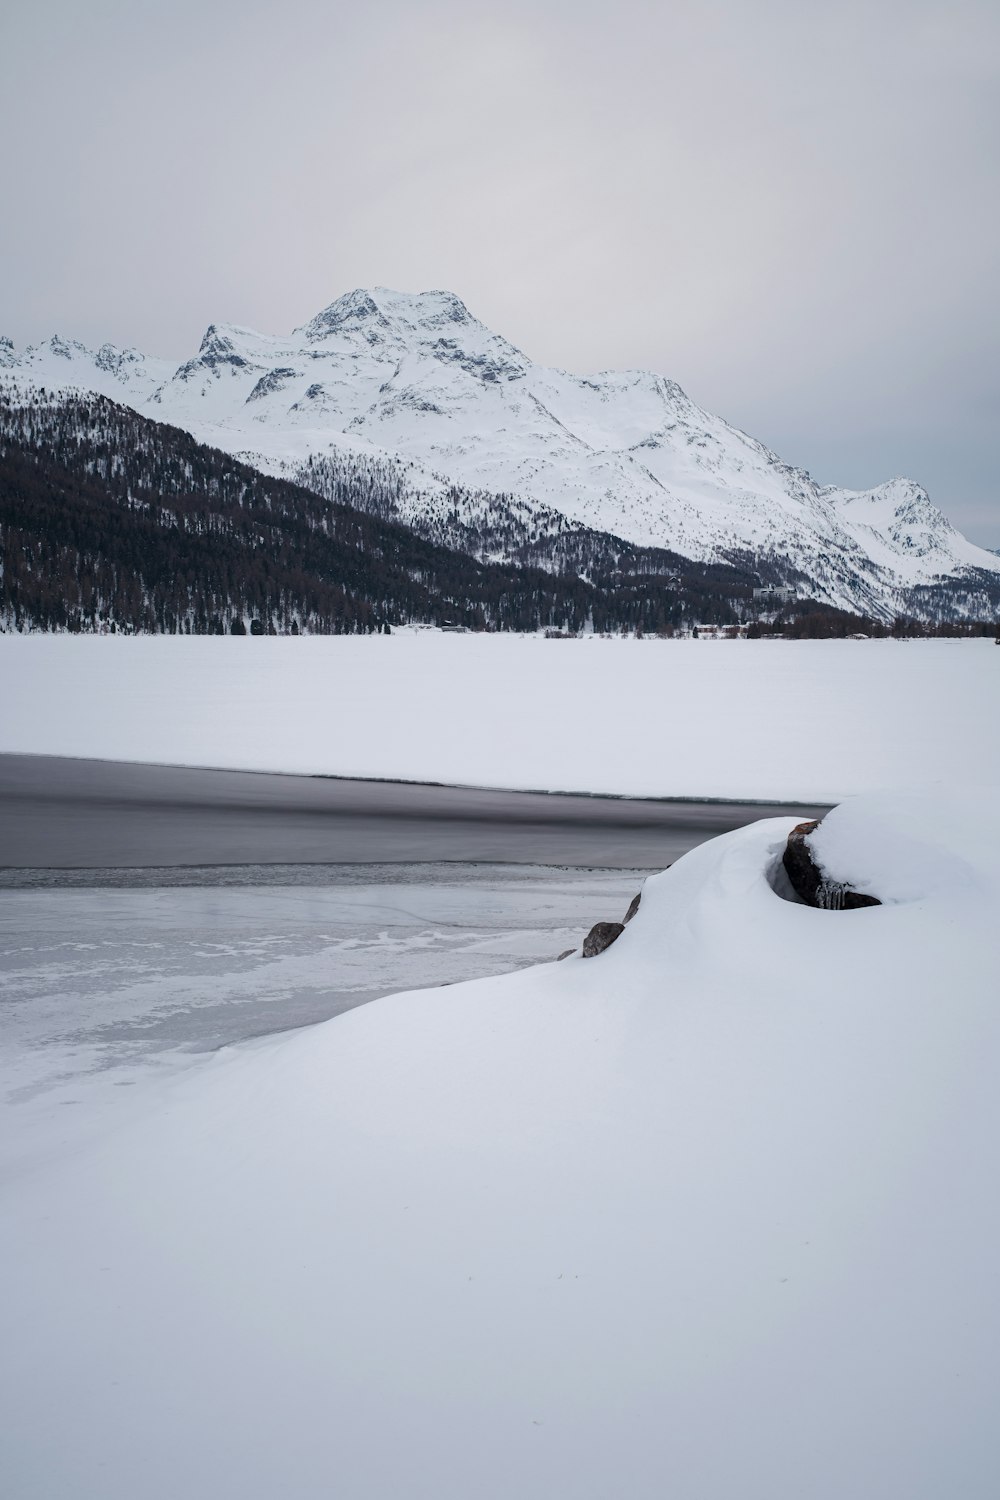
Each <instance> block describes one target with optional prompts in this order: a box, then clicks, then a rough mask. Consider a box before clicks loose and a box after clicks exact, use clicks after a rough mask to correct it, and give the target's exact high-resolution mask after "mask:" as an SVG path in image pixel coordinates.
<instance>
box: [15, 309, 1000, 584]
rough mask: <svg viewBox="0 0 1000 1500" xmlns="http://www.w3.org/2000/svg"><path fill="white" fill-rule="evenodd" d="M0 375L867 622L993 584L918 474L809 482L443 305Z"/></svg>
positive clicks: (667, 392)
mask: <svg viewBox="0 0 1000 1500" xmlns="http://www.w3.org/2000/svg"><path fill="white" fill-rule="evenodd" d="M0 365H5V366H6V368H7V370H8V372H9V374H10V376H11V377H13V378H15V379H29V380H31V381H32V382H33V383H35V384H40V385H49V386H55V387H57V388H58V387H63V386H69V385H74V386H82V387H84V388H88V389H94V390H99V391H101V392H102V393H104V394H106V395H112V396H114V397H115V398H116V399H118V400H120V401H124V402H127V403H128V404H131V405H133V406H135V407H136V409H137V410H140V411H143V412H145V413H147V414H149V415H153V416H158V417H159V418H160V419H161V420H164V421H169V422H172V423H175V424H176V425H178V426H181V427H184V428H187V429H188V430H189V431H191V432H192V433H194V434H195V435H196V436H198V437H201V438H203V439H204V440H205V441H210V442H212V443H213V444H215V445H216V446H219V447H223V448H226V449H229V450H230V451H236V452H240V453H241V454H242V455H243V456H245V457H248V458H249V459H250V460H251V461H252V462H256V463H258V464H259V465H261V466H262V467H266V468H269V469H276V470H278V471H284V472H287V471H289V470H292V471H295V472H298V471H299V470H300V468H301V465H302V464H303V463H304V461H305V460H307V459H308V457H309V456H310V455H321V454H327V453H330V452H331V451H336V450H345V449H346V450H347V451H348V452H354V453H360V454H365V455H373V454H375V455H386V454H388V455H396V456H398V457H401V458H402V459H404V460H405V461H406V463H407V465H408V472H409V476H410V495H409V511H407V507H406V505H404V506H403V508H402V510H401V512H400V514H401V515H402V518H403V519H411V518H412V517H413V516H414V515H419V514H420V513H421V512H422V511H425V510H426V509H427V508H428V507H429V508H431V509H436V510H437V511H441V512H442V513H444V512H445V511H446V509H447V506H448V503H449V501H448V496H447V485H448V482H449V481H451V482H457V483H458V484H461V485H462V486H464V487H466V488H467V489H470V490H472V491H477V492H482V494H483V495H484V496H489V495H496V494H505V495H511V496H515V497H517V499H518V500H519V501H520V502H522V503H527V504H529V505H537V506H539V507H543V508H544V509H545V510H546V511H556V512H558V513H560V514H562V515H565V516H567V517H569V518H570V519H572V520H574V521H576V522H579V523H580V524H582V525H585V526H587V527H590V528H592V529H594V530H597V531H601V532H609V533H612V534H614V535H616V536H620V537H623V538H624V539H626V540H628V541H633V542H637V543H641V544H644V545H653V546H659V547H668V548H671V549H673V550H675V551H677V552H680V553H682V554H684V555H685V556H688V557H692V558H697V559H700V560H720V561H725V560H727V559H729V558H730V557H732V555H733V554H734V553H739V554H741V555H745V554H747V553H750V554H754V555H756V556H762V557H765V558H768V559H770V560H776V561H777V562H778V563H779V565H780V566H782V567H784V568H785V569H787V571H788V574H789V576H794V575H795V574H796V573H799V574H804V575H805V577H806V579H808V580H809V582H810V583H811V585H812V592H814V593H815V594H816V595H817V596H818V597H821V598H824V599H826V600H828V601H829V602H831V603H835V604H838V605H842V606H845V607H848V608H855V609H861V610H866V611H872V612H875V613H878V614H891V613H894V612H896V610H898V609H899V607H900V605H901V604H902V603H903V601H904V598H905V591H906V590H908V589H910V588H912V587H914V586H923V585H928V584H934V583H935V582H936V581H937V580H938V579H939V578H942V577H944V578H955V577H956V576H957V577H962V576H965V577H967V578H971V580H972V583H973V584H975V582H976V581H977V580H980V581H981V576H985V578H986V580H987V581H989V580H990V579H992V581H993V582H994V584H996V583H1000V563H998V560H997V558H996V557H995V555H994V554H992V553H989V552H986V551H985V550H984V549H982V548H978V547H975V546H973V545H972V544H971V543H970V542H968V541H967V540H966V539H965V538H964V537H962V536H961V535H960V534H959V533H958V532H957V531H956V530H955V528H954V527H952V526H951V525H950V524H949V522H948V521H947V520H946V519H945V517H944V516H943V515H942V514H941V512H940V511H939V510H937V509H936V507H935V506H934V505H932V503H931V501H930V499H929V497H928V496H927V494H926V492H925V491H924V490H923V489H921V487H920V486H919V485H917V484H915V483H913V482H912V481H910V480H904V479H895V480H892V481H890V482H889V483H887V484H884V485H881V486H879V487H878V488H876V489H874V490H870V491H865V492H860V493H855V492H851V491H846V490H838V489H832V488H829V487H823V486H821V485H818V484H816V483H815V481H814V480H813V479H812V478H811V477H810V476H809V475H808V474H807V473H805V472H804V471H803V470H801V469H796V468H793V467H790V466H789V465H788V464H785V463H783V462H782V461H781V460H780V459H779V458H778V457H777V456H776V455H775V454H773V453H771V452H770V451H769V450H768V449H767V448H765V447H764V446H763V445H762V444H761V443H759V442H757V441H755V440H754V439H753V438H751V437H748V436H747V435H746V434H745V433H742V432H739V431H738V430H736V429H735V428H733V427H730V426H729V424H728V423H726V422H724V421H723V420H722V419H721V418H720V417H716V416H713V415H711V414H710V413H708V412H706V411H703V410H702V409H701V408H699V407H698V406H696V405H695V404H694V403H693V402H692V401H691V400H690V399H689V398H688V397H687V396H686V395H685V393H684V392H683V390H682V389H681V388H680V386H679V385H677V384H675V382H673V381H671V380H667V379H664V378H663V377H662V376H660V375H654V374H650V373H648V372H646V371H641V370H629V371H624V372H614V371H604V372H601V373H600V374H597V375H593V376H586V377H584V376H577V375H572V374H569V373H567V372H566V371H563V370H556V369H548V368H545V367H543V366H541V365H536V364H534V363H533V362H532V361H531V360H530V359H529V358H528V357H527V356H526V355H525V354H523V353H522V352H521V351H520V350H518V349H516V348H514V346H513V345H512V344H509V343H508V342H507V341H506V340H505V339H503V338H502V337H500V336H499V335H498V334H495V333H492V332H491V331H490V330H489V329H488V328H486V327H485V326H484V325H483V324H482V323H480V322H479V321H478V320H477V319H476V318H474V317H473V316H472V315H471V314H470V313H469V312H468V310H467V309H466V307H465V306H464V304H463V303H462V302H461V301H460V300H459V299H458V298H457V297H455V296H454V295H452V294H451V293H450V292H423V293H420V294H417V295H409V294H405V293H400V292H393V291H388V290H386V289H385V288H376V289H375V290H373V291H367V290H358V291H354V292H351V293H349V294H347V295H346V296H343V297H341V298H339V299H338V300H337V301H336V302H333V303H331V305H330V306H329V307H327V308H325V309H324V310H323V311H322V312H321V313H319V314H318V315H317V316H316V317H315V318H313V319H312V321H311V322H309V323H307V324H305V325H304V326H303V327H302V328H299V329H297V330H296V331H295V332H294V333H293V334H292V335H290V336H289V337H286V338H275V337H271V336H269V335H264V334H259V333H254V332H253V331H251V330H249V329H245V328H238V327H234V326H229V325H223V324H213V325H212V326H211V327H210V328H209V329H208V331H207V332H206V334H205V337H204V339H203V340H202V343H201V347H200V349H199V351H198V353H197V354H196V355H195V356H194V358H192V359H190V360H188V361H186V362H185V363H184V364H182V365H181V366H180V367H179V368H178V369H176V370H175V369H172V368H170V367H168V366H166V365H165V364H164V363H163V362H162V361H156V360H148V359H145V358H144V357H143V356H141V355H139V354H137V353H136V352H135V351H124V352H122V351H119V350H116V349H114V348H112V347H111V346H110V345H104V346H103V347H102V348H101V350H99V351H98V352H97V353H96V354H94V353H91V352H89V351H87V350H85V349H84V348H83V347H82V346H80V345H77V344H70V343H67V342H65V341H64V340H61V339H52V340H50V341H49V342H48V343H47V344H41V345H38V346H37V347H35V348H32V349H29V350H27V351H25V353H23V354H21V355H18V354H17V353H16V352H15V351H14V350H13V348H12V346H10V344H9V343H8V344H7V345H6V346H0ZM299 477H300V478H302V479H303V480H305V482H308V472H307V471H302V472H301V473H299ZM484 503H485V500H484Z"/></svg>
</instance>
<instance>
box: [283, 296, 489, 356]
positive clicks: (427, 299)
mask: <svg viewBox="0 0 1000 1500" xmlns="http://www.w3.org/2000/svg"><path fill="white" fill-rule="evenodd" d="M475 323H476V319H475V318H473V317H472V315H471V313H470V312H469V310H468V308H467V307H466V305H465V303H464V302H463V301H462V300H461V298H460V297H456V296H455V294H454V292H444V291H431V292H397V291H393V290H392V289H391V288H390V287H385V286H378V287H355V289H354V291H353V292H345V293H344V295H343V296H342V297H338V298H337V299H336V301H335V302H331V303H330V305H329V306H328V307H325V308H324V309H323V310H322V312H319V313H317V314H316V316H315V317H314V318H313V319H312V320H311V321H310V322H308V323H306V324H304V325H303V326H302V327H301V328H297V329H296V330H295V332H296V333H297V334H301V335H303V336H304V337H305V338H307V339H309V341H310V342H318V341H319V340H320V339H326V338H330V337H332V336H333V335H334V334H346V335H350V334H361V335H362V336H363V337H364V339H365V341H366V342H367V343H369V344H371V343H374V342H382V341H383V340H384V339H386V338H389V337H392V336H395V337H396V338H402V339H403V340H404V341H408V339H409V338H412V337H413V335H415V334H416V335H421V334H423V335H425V336H426V335H428V334H430V335H438V336H439V335H440V333H441V330H442V329H445V328H448V327H449V326H452V327H453V326H455V325H457V324H465V325H469V324H475Z"/></svg>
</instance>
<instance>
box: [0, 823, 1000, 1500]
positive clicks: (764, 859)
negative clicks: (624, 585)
mask: <svg viewBox="0 0 1000 1500" xmlns="http://www.w3.org/2000/svg"><path fill="white" fill-rule="evenodd" d="M789 826H790V820H789V819H775V820H770V821H767V822H764V823H757V824H754V825H751V826H750V827H747V828H744V829H741V830H740V831H738V832H736V833H732V834H728V835H726V836H725V837H723V838H720V839H717V840H714V841H713V842H712V843H710V844H706V845H703V846H701V847H700V848H698V849H696V850H694V851H693V852H692V853H690V854H688V855H687V856H685V858H684V859H682V860H681V861H679V862H678V864H676V865H675V866H674V867H673V868H672V869H670V870H669V871H667V872H666V873H664V874H662V875H659V876H656V877H654V878H652V879H650V880H648V881H647V882H646V885H645V887H644V891H643V898H642V904H641V906H640V909H639V912H638V915H637V916H636V918H635V919H634V921H633V922H632V923H631V924H630V925H629V927H628V928H627V929H626V931H625V933H624V934H623V936H622V937H621V938H620V939H619V941H618V943H617V944H616V945H615V946H614V947H612V948H611V949H609V950H608V951H607V952H606V953H604V954H602V955H601V956H600V957H598V958H596V959H592V960H583V959H579V958H574V959H571V960H568V961H567V962H564V963H561V964H548V965H543V966H540V967H537V968H535V969H531V970H527V971H522V972H521V973H519V974H516V975H513V976H507V977H505V978H501V979H491V980H480V981H476V982H474V983H470V984H464V985H457V986H454V987H451V988H445V989H435V990H428V991H423V992H411V993H409V994H403V995H398V996H394V997H392V998H390V999H387V1000H381V1001H377V1002H375V1003H374V1004H372V1005H369V1006H366V1007H363V1008H362V1009H360V1010H356V1011H352V1012H350V1013H348V1014H347V1015H344V1016H341V1017H338V1018H337V1019H335V1020H333V1021H331V1022H328V1023H327V1024H325V1025H323V1026H321V1027H318V1028H314V1029H310V1030H307V1031H303V1032H298V1033H295V1034H293V1035H290V1036H286V1037H283V1038H277V1039H271V1040H268V1041H265V1042H260V1043H256V1044H252V1045H247V1046H244V1047H240V1048H236V1049H232V1050H229V1051H227V1052H224V1053H222V1054H220V1055H219V1056H218V1057H217V1058H216V1059H214V1060H213V1061H212V1062H211V1063H208V1064H206V1065H205V1066H204V1067H202V1068H200V1069H197V1070H192V1071H191V1072H189V1073H187V1074H186V1075H184V1076H183V1077H181V1078H175V1079H173V1080H172V1081H171V1082H169V1083H168V1084H166V1085H164V1086H163V1088H162V1093H161V1095H160V1097H159V1098H158V1099H157V1101H156V1103H155V1105H152V1104H150V1103H149V1102H148V1099H147V1103H146V1104H145V1105H144V1106H143V1107H141V1108H140V1105H139V1103H138V1102H137V1104H136V1109H135V1116H134V1119H133V1121H132V1123H131V1125H130V1128H129V1129H128V1130H123V1131H120V1132H119V1133H117V1134H115V1135H111V1136H109V1137H108V1138H107V1139H106V1140H105V1141H104V1143H103V1145H102V1146H101V1147H100V1148H97V1147H95V1146H89V1147H86V1148H80V1149H78V1150H77V1151H76V1152H75V1153H74V1152H73V1151H72V1150H68V1151H67V1152H66V1153H65V1155H64V1157H63V1158H62V1159H60V1160H57V1161H54V1162H52V1163H50V1164H49V1165H48V1167H46V1168H44V1169H35V1170H34V1171H32V1172H30V1173H27V1174H25V1175H23V1176H22V1177H21V1178H20V1179H18V1180H14V1181H9V1182H7V1184H6V1185H5V1187H4V1188H3V1190H2V1198H0V1212H2V1218H3V1238H4V1242H5V1245H6V1252H5V1254H6V1265H5V1270H4V1285H5V1287H6V1288H7V1292H8V1295H7V1297H6V1298H5V1300H4V1311H3V1314H2V1326H0V1341H2V1345H3V1348H4V1353H5V1358H4V1361H3V1371H4V1373H3V1377H2V1378H3V1388H2V1400H3V1411H4V1419H3V1426H4V1428H5V1431H6V1437H5V1440H4V1441H5V1449H6V1452H5V1455H4V1460H3V1464H4V1472H5V1475H6V1484H7V1487H8V1493H10V1494H11V1495H14V1496H17V1497H19V1500H29V1497H31V1500H34V1497H41V1496H45V1497H46V1500H63V1497H66V1500H68V1497H71V1496H72V1497H78V1496H81V1495H100V1496H101V1497H102V1500H118V1497H121V1500H126V1497H127V1500H134V1497H135V1496H137V1495H141V1496H143V1497H144V1500H176V1497H177V1496H179V1495H184V1496H186V1497H188V1500H202V1497H204V1500H208V1497H212V1500H217V1497H219V1496H222V1495H239V1496H240V1497H241V1500H257V1497H260V1500H273V1497H274V1496H276V1495H288V1496H294V1497H301V1500H312V1497H320V1496H322V1497H324V1500H325V1497H328V1496H331V1495H336V1496H338V1497H343V1500H385V1497H387V1496H400V1497H403V1496H405V1497H407V1500H468V1497H470V1496H476V1497H477V1500H509V1497H511V1496H518V1497H519V1500H535V1497H537V1500H552V1497H554V1496H559V1497H567V1500H608V1497H610V1496H628V1497H630V1500H639V1497H643V1500H645V1497H649V1500H661V1497H663V1496H666V1495H670V1496H677V1497H685V1500H688V1497H690V1500H693V1497H698V1500H732V1497H734V1496H739V1497H740V1500H765V1497H767V1500H776V1497H777V1500H781V1497H787V1500H799V1497H802V1496H809V1497H810V1500H843V1497H844V1496H858V1497H865V1500H869V1497H890V1496H891V1497H896V1496H906V1497H907V1500H924V1497H926V1500H940V1497H941V1496H943V1495H961V1496H962V1497H963V1500H978V1497H983V1500H985V1497H987V1496H989V1497H991V1500H992V1497H993V1496H995V1495H996V1493H997V1491H998V1487H1000V1450H998V1447H997V1443H996V1432H995V1427H996V1404H997V1396H998V1388H1000V1387H998V1381H1000V1337H998V1335H1000V1329H998V1326H997V1325H998V1304H997V1297H996V1283H997V1270H996V1257H997V1243H998V1237H1000V1206H998V1201H997V1193H996V1182H995V1178H996V1173H995V1159H996V1153H997V1144H998V1127H1000V1096H998V1092H997V1088H996V1078H997V1067H998V1061H1000V1006H998V1003H997V1002H998V998H1000V959H998V948H997V944H996V937H995V933H996V910H997V902H998V899H1000V878H998V875H997V867H996V849H997V847H998V840H1000V811H998V808H997V806H996V804H995V803H994V804H993V805H983V804H976V803H962V802H959V801H957V800H953V801H947V800H939V801H937V802H935V803H931V802H927V801H921V800H919V799H915V798H913V799H895V800H889V799H883V800H877V799H860V800H858V801H857V802H855V803H853V804H848V805H845V806H843V807H840V808H838V809H836V810H835V811H834V812H833V813H831V814H829V815H828V820H827V823H826V824H825V826H824V830H823V834H822V839H821V854H822V856H823V858H824V859H825V860H826V863H827V869H828V873H829V874H830V875H831V876H832V877H834V878H838V879H843V880H848V881H852V882H854V883H855V884H865V883H867V884H868V886H869V887H870V888H872V889H874V891H875V892H876V893H877V894H879V895H881V896H882V897H883V898H884V900H885V902H886V904H885V905H884V906H882V907H877V908H870V909H867V910H862V911H853V912H827V911H816V910H812V909H809V908H806V907H802V906H798V905H792V904H790V903H787V902H785V901H783V900H781V899H780V898H779V897H778V896H777V895H776V894H775V893H774V891H773V890H772V889H771V886H770V885H769V883H768V872H769V869H770V867H771V866H772V864H773V862H774V861H775V859H776V858H777V856H778V853H779V851H780V848H781V846H782V844H783V841H784V837H785V835H786V834H787V831H788V829H789ZM607 915H608V916H609V917H617V916H620V915H621V914H620V913H618V912H609V913H608V914H607Z"/></svg>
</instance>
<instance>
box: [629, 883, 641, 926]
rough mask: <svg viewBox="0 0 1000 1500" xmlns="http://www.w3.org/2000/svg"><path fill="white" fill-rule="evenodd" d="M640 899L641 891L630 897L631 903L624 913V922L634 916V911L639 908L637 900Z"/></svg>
mask: <svg viewBox="0 0 1000 1500" xmlns="http://www.w3.org/2000/svg"><path fill="white" fill-rule="evenodd" d="M641 900H642V892H641V891H639V892H638V893H637V894H636V895H634V896H633V897H632V905H631V906H630V907H629V909H628V911H627V912H626V913H625V921H626V922H631V920H632V918H633V917H634V916H635V914H636V912H637V911H638V910H639V902H640V901H641Z"/></svg>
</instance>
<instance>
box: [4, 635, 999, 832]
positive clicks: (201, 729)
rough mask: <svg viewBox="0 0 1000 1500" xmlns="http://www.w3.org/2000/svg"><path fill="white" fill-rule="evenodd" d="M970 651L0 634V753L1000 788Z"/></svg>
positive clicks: (796, 796) (993, 704) (639, 789)
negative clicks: (16, 752) (130, 637)
mask: <svg viewBox="0 0 1000 1500" xmlns="http://www.w3.org/2000/svg"><path fill="white" fill-rule="evenodd" d="M998 676H1000V651H998V650H997V648H996V647H995V646H994V645H993V644H992V643H991V642H989V641H914V642H898V641H892V640H889V641H816V642H805V641H802V642H798V641H731V642H727V641H660V640H645V641H634V640H602V639H593V638H592V639H582V640H567V641H546V640H543V639H540V638H537V637H530V636H529V637H511V636H477V635H445V634H440V633H437V632H433V631H412V632H409V631H404V632H399V633H397V634H396V635H393V636H390V637H383V636H373V637H366V638H359V637H339V638H338V637H319V638H308V639H301V638H300V639H292V638H282V639H274V638H271V639H268V638H264V639H255V638H252V637H246V638H221V639H219V638H210V637H196V638H192V637H164V636H160V637H144V638H133V639H123V638H120V637H71V636H43V635H35V636H13V635H7V636H0V685H2V694H3V713H2V715H0V751H25V752H30V753H36V754H52V755H74V756H90V757H98V758H109V759H118V760H133V761H151V762H159V763H161V764H177V765H197V766H219V767H229V768H245V769H249V770H262V771H264V770H269V771H292V772H305V773H325V774H329V775H340V776H361V777H385V778H396V779H401V780H410V781H438V782H446V783H450V784H455V785H468V786H491V787H509V788H519V789H526V788H527V789H537V790H546V791H583V792H601V793H613V794H624V795H634V796H643V797H694V798H712V797H727V798H737V799H742V798H746V799H755V798H756V799H761V800H777V801H794V800H816V801H827V802H833V801H837V800H839V799H840V798H842V797H844V796H846V795H850V794H853V793H857V792H869V791H875V790H882V789H890V790H896V791H898V790H900V789H907V788H912V787H917V786H923V785H926V784H928V783H944V784H953V783H958V784H961V785H963V786H976V785H986V786H996V785H997V783H998V779H1000V755H998V754H997V747H998V745H1000V682H998Z"/></svg>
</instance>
